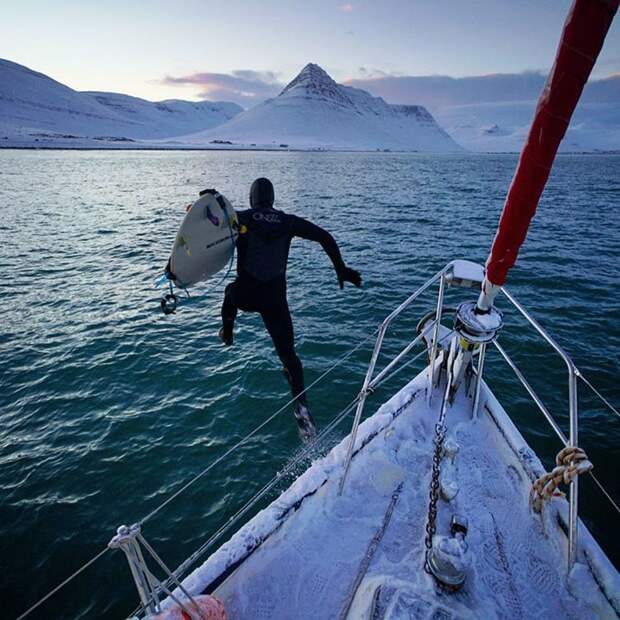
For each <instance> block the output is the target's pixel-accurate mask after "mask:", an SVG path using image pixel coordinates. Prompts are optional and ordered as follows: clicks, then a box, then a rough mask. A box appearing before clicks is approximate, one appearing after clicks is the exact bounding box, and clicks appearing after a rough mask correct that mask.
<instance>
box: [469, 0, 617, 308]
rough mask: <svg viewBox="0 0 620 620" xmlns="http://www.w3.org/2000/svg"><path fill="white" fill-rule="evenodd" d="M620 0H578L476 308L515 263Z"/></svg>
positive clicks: (489, 299) (486, 302)
mask: <svg viewBox="0 0 620 620" xmlns="http://www.w3.org/2000/svg"><path fill="white" fill-rule="evenodd" d="M619 1H620V0H574V2H573V5H572V7H571V9H570V11H569V13H568V17H567V18H566V22H565V24H564V30H563V32H562V37H561V38H560V43H559V45H558V49H557V52H556V57H555V62H554V64H553V68H552V69H551V72H550V74H549V77H548V78H547V82H546V84H545V87H544V88H543V91H542V93H541V95H540V98H539V100H538V105H537V106H536V114H535V116H534V120H533V121H532V126H531V127H530V132H529V134H528V137H527V139H526V141H525V145H524V147H523V150H522V151H521V156H520V158H519V164H518V165H517V170H516V172H515V175H514V177H513V179H512V183H511V184H510V189H509V190H508V195H507V196H506V202H505V203H504V210H503V211H502V215H501V217H500V220H499V225H498V228H497V233H496V235H495V239H494V241H493V246H492V247H491V252H490V254H489V258H488V259H487V263H486V277H485V280H484V282H483V285H482V292H481V294H480V298H479V299H478V304H477V312H480V313H484V312H488V311H489V309H490V308H491V307H492V306H493V301H494V299H495V296H496V295H497V293H498V292H499V289H500V288H501V286H502V285H503V284H504V282H505V281H506V277H507V275H508V271H509V270H510V269H511V267H512V266H513V265H514V264H515V261H516V260H517V255H518V253H519V249H520V247H521V245H522V244H523V242H524V241H525V237H526V235H527V230H528V228H529V225H530V221H531V220H532V218H533V217H534V214H535V213H536V207H537V206H538V201H539V200H540V196H541V194H542V192H543V190H544V188H545V185H546V183H547V179H548V178H549V173H550V172H551V167H552V166H553V161H554V159H555V156H556V153H557V151H558V147H559V146H560V142H561V141H562V138H563V137H564V134H565V133H566V129H567V128H568V125H569V123H570V119H571V116H572V114H573V112H574V110H575V107H576V106H577V103H578V101H579V98H580V96H581V92H582V90H583V87H584V86H585V84H586V82H587V81H588V77H589V76H590V73H591V71H592V67H593V66H594V63H595V62H596V59H597V57H598V55H599V52H600V51H601V48H602V46H603V41H604V40H605V36H606V34H607V31H608V30H609V27H610V26H611V22H612V21H613V19H614V15H615V14H616V11H617V10H618V4H619Z"/></svg>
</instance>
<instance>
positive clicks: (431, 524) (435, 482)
mask: <svg viewBox="0 0 620 620" xmlns="http://www.w3.org/2000/svg"><path fill="white" fill-rule="evenodd" d="M455 356H456V338H453V339H452V341H451V342H450V349H449V353H448V361H447V368H448V372H447V376H446V388H445V390H444V395H443V400H442V402H441V405H440V408H439V417H438V418H437V423H436V424H435V438H434V440H433V443H434V445H435V450H434V452H433V467H432V470H431V485H430V490H429V494H428V518H427V520H426V537H425V538H424V545H425V546H426V553H425V554H424V570H425V571H426V572H427V573H429V574H432V572H431V570H430V566H429V558H430V553H431V550H432V548H433V536H434V535H435V531H436V529H437V502H438V501H439V475H440V473H441V471H440V467H441V457H442V455H443V454H442V453H443V442H444V439H445V438H446V432H447V427H446V410H447V409H448V400H449V397H450V386H451V385H452V374H453V365H454V359H455ZM429 389H430V390H432V389H433V387H432V384H431V385H429Z"/></svg>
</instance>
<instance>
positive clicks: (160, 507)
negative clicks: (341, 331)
mask: <svg viewBox="0 0 620 620" xmlns="http://www.w3.org/2000/svg"><path fill="white" fill-rule="evenodd" d="M376 331H377V330H375V331H374V332H372V333H370V334H368V335H367V336H366V337H365V338H364V339H363V340H361V341H360V342H359V343H358V344H357V345H356V346H355V347H353V349H351V350H350V351H349V352H348V353H345V354H344V355H343V356H342V357H340V358H338V359H337V360H336V362H334V364H332V365H331V366H330V367H329V368H328V369H327V370H326V371H325V372H323V373H322V374H321V375H319V377H318V378H317V379H315V380H314V381H313V382H312V383H311V384H310V385H309V386H308V387H306V388H305V389H304V390H303V391H302V392H300V393H299V394H298V395H297V396H296V397H294V398H291V399H290V400H289V401H288V402H286V403H285V404H284V405H282V406H281V407H280V408H279V409H277V410H276V411H275V412H274V413H272V414H271V415H270V416H269V417H268V418H267V419H266V420H265V421H264V422H261V424H259V425H258V426H257V427H256V428H255V429H254V430H252V431H251V432H249V433H248V434H247V435H246V436H245V437H243V438H242V439H240V440H239V441H238V442H237V443H235V444H234V445H232V446H231V447H230V448H229V449H228V450H226V452H224V454H222V455H220V456H219V457H217V459H215V461H213V462H212V463H210V464H209V465H208V466H207V467H205V469H203V470H202V471H201V472H200V473H198V474H196V475H195V476H194V477H193V478H192V479H191V480H188V481H187V482H186V483H185V484H184V485H183V486H182V487H181V488H180V489H178V490H177V491H175V492H174V493H173V494H172V495H171V496H170V497H169V498H168V499H166V500H165V501H163V502H162V503H161V504H159V506H157V507H156V508H154V509H153V510H152V511H151V512H149V513H148V514H147V515H146V516H145V517H143V518H142V519H141V520H140V521H139V522H138V523H139V524H140V525H144V523H146V522H147V521H148V520H149V519H151V518H152V517H154V516H155V515H156V514H157V513H158V512H160V511H161V510H163V509H164V508H165V507H166V506H167V505H168V504H169V503H170V502H172V501H173V500H175V499H176V498H177V497H178V496H179V495H181V493H183V492H184V491H185V490H186V489H188V488H189V487H190V486H192V485H193V484H194V483H196V482H197V481H198V480H200V479H201V478H202V477H203V476H204V475H206V474H207V473H208V472H209V471H211V470H212V469H213V468H214V467H215V466H216V465H219V463H221V462H222V461H223V460H224V459H225V458H226V457H227V456H230V454H232V453H233V452H234V451H235V450H237V448H239V447H241V446H242V445H243V444H244V443H246V442H247V441H248V439H251V438H252V437H253V436H254V435H256V434H257V433H258V432H259V431H261V430H262V429H263V428H264V427H265V426H267V424H269V422H271V421H272V420H273V419H274V418H276V417H277V416H278V415H279V414H280V413H282V412H283V411H284V410H285V409H286V408H287V407H289V406H290V405H292V404H293V403H294V402H295V400H296V399H297V398H298V397H299V396H301V395H302V394H305V393H306V392H307V391H308V390H309V389H310V388H311V387H313V386H314V385H316V384H317V383H318V382H319V381H321V380H322V379H323V378H324V377H326V376H327V375H328V374H329V373H330V372H332V371H333V370H335V369H336V368H337V367H338V366H339V365H340V364H342V362H344V361H345V360H347V359H348V358H349V357H351V355H353V353H355V352H356V351H357V350H358V349H360V348H361V347H362V345H363V344H365V343H366V341H368V340H369V339H370V338H371V337H372V336H374V335H375V333H376Z"/></svg>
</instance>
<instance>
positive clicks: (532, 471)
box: [185, 374, 620, 620]
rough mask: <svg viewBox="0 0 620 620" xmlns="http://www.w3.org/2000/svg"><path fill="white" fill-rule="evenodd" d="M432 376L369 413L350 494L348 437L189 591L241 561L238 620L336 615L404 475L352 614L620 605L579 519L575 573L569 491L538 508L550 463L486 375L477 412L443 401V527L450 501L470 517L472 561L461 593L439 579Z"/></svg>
mask: <svg viewBox="0 0 620 620" xmlns="http://www.w3.org/2000/svg"><path fill="white" fill-rule="evenodd" d="M425 385H426V377H425V375H424V374H421V375H419V376H418V377H417V378H416V379H414V380H413V381H412V382H411V383H409V385H407V386H406V387H405V388H403V389H402V390H401V391H400V392H399V393H397V394H396V395H395V396H394V397H393V398H392V399H391V400H390V401H388V402H387V403H386V404H385V405H383V406H382V407H381V408H380V409H379V411H378V412H377V413H376V414H375V415H374V416H372V417H370V418H369V419H368V420H367V421H366V422H365V423H364V424H362V425H361V426H360V433H359V436H358V442H357V446H358V449H357V451H356V453H355V456H354V458H353V461H352V464H351V469H350V472H349V477H348V479H347V484H346V487H345V491H344V493H343V495H342V496H338V482H339V477H340V473H341V470H342V463H343V460H344V454H345V450H346V440H345V441H343V442H342V443H341V444H339V445H338V446H336V447H335V448H334V449H333V450H332V451H331V452H330V453H329V454H328V455H327V456H326V457H325V458H323V459H320V460H319V461H317V462H316V463H315V464H314V465H313V466H312V467H311V468H310V469H309V470H308V471H307V472H306V473H305V474H303V475H302V476H301V477H300V478H299V479H298V480H297V481H296V482H295V483H294V484H293V485H292V486H291V487H290V488H289V489H288V490H287V491H285V492H284V493H283V494H282V495H281V496H280V497H279V498H278V499H277V500H275V501H274V502H273V503H272V504H271V505H270V506H269V507H268V508H266V509H265V510H263V511H262V512H261V513H259V514H258V515H257V516H256V517H255V518H254V519H252V520H251V521H250V522H249V523H248V524H247V525H246V526H245V527H243V528H242V529H241V530H239V531H238V532H237V533H236V534H235V536H234V537H233V538H232V539H231V540H230V541H229V542H228V543H226V544H225V545H223V546H222V547H221V548H220V549H219V550H218V551H217V552H216V553H214V554H213V555H212V556H211V557H210V558H209V559H208V560H207V561H206V562H205V563H204V564H203V565H202V566H201V567H199V568H198V569H197V570H196V571H194V573H193V574H192V575H191V576H190V577H189V578H188V579H187V580H186V582H185V583H186V585H187V586H189V588H190V589H191V591H193V592H195V593H197V592H199V591H204V590H205V589H207V590H211V589H212V587H210V586H211V585H212V584H213V583H214V582H216V581H218V577H220V576H221V575H222V574H223V573H225V572H226V569H228V570H229V571H230V567H231V566H234V565H235V564H238V566H237V568H235V569H234V570H233V571H232V573H231V574H230V575H229V576H228V577H227V578H226V579H225V581H224V582H223V583H221V584H220V585H219V587H217V589H216V591H215V594H216V596H218V598H220V599H221V600H222V601H223V602H224V604H225V606H226V609H227V611H228V616H229V618H230V619H231V620H245V619H247V620H250V619H251V620H258V619H261V618H265V619H266V618H269V619H271V620H276V619H293V618H295V619H304V618H308V619H310V618H312V619H318V618H326V619H327V618H329V619H331V618H339V617H340V614H341V611H342V609H343V606H344V605H345V602H346V599H347V597H348V595H349V592H350V591H351V589H352V586H353V583H354V580H355V578H356V575H357V573H358V570H359V567H360V564H361V562H362V560H363V559H364V556H365V554H366V551H367V548H368V545H369V542H370V541H371V539H372V538H373V536H374V535H375V534H376V532H377V530H379V529H380V528H381V525H382V523H383V519H384V515H385V513H386V510H387V508H388V505H389V503H390V500H391V498H392V494H393V493H394V491H395V489H396V487H397V486H398V485H399V483H401V482H402V483H403V486H402V492H401V494H400V496H399V499H398V502H397V503H396V506H395V510H394V513H393V516H392V519H391V521H390V523H389V525H388V527H387V529H386V531H385V535H384V537H383V539H382V541H381V543H380V545H379V547H378V549H377V551H376V553H375V554H374V556H373V558H372V561H371V563H370V565H369V567H368V570H367V572H366V574H365V577H364V580H363V581H362V582H361V584H360V586H359V588H358V589H357V595H356V597H355V600H354V601H353V605H352V606H351V610H350V613H349V615H348V616H347V617H348V618H349V619H354V618H360V619H361V618H364V619H369V618H372V619H381V618H385V619H388V618H391V619H393V620H394V619H397V618H398V619H400V618H443V619H448V618H470V617H475V618H551V617H555V618H615V617H616V612H617V611H618V610H619V609H620V601H618V596H619V595H618V593H619V592H620V577H619V575H618V573H617V571H615V569H614V568H613V566H611V564H610V563H609V561H608V560H607V558H606V557H605V555H604V554H603V553H602V551H601V550H600V548H599V547H598V545H597V544H596V543H595V541H594V540H593V539H592V537H591V536H590V535H589V533H588V532H587V530H586V528H585V526H584V525H583V524H580V532H579V534H580V539H579V550H578V564H577V565H576V566H575V568H574V569H573V571H572V573H571V576H570V578H568V579H567V577H566V566H567V561H566V546H567V541H566V534H565V529H566V526H565V521H566V518H565V515H566V513H567V504H566V501H565V500H564V499H559V498H558V499H553V500H552V501H551V502H550V503H549V504H548V505H547V506H546V507H545V510H544V512H543V516H542V518H541V517H540V516H539V515H537V514H534V513H533V512H532V511H531V509H530V506H529V490H530V486H531V480H532V478H533V477H535V476H536V475H538V474H539V473H540V472H541V471H542V466H541V464H540V462H539V461H538V459H537V457H536V456H535V454H534V453H533V452H532V451H531V450H530V449H529V447H527V444H526V443H525V441H524V440H523V438H522V437H521V435H520V434H519V433H518V431H517V430H516V428H515V427H514V425H513V424H512V422H511V421H510V419H509V418H508V416H507V415H506V413H505V412H504V410H503V408H502V407H501V405H500V404H499V403H498V401H497V400H496V399H495V397H494V396H493V394H492V393H491V392H490V391H489V390H488V389H487V387H486V386H483V390H482V401H481V415H480V417H479V418H478V419H477V420H475V421H472V419H471V413H470V412H471V400H470V398H468V397H467V396H464V395H463V394H462V391H461V392H460V393H459V395H457V398H456V400H455V403H454V405H453V406H452V407H451V408H450V409H449V410H448V413H447V425H448V435H447V438H446V439H448V438H451V439H453V440H454V441H456V442H457V443H458V445H459V451H458V453H457V455H456V458H455V461H454V463H455V465H454V467H453V468H452V471H451V473H450V472H448V471H447V468H446V463H447V461H446V460H445V459H444V463H443V464H442V475H449V476H451V477H452V478H453V480H454V481H455V482H456V484H457V485H458V488H459V491H458V494H457V495H456V497H455V498H454V499H453V500H452V501H451V502H446V501H444V500H441V499H440V501H439V516H438V526H437V533H438V534H441V533H444V534H445V533H447V530H448V528H449V525H448V523H449V520H450V518H451V516H452V515H453V514H454V513H458V514H460V515H464V516H465V517H467V519H468V521H469V531H468V534H467V538H466V540H467V543H468V545H469V567H468V569H467V580H466V583H465V585H464V587H463V588H462V589H461V590H460V591H459V592H458V593H456V594H447V593H445V592H442V591H440V590H439V589H438V588H437V586H436V585H435V582H434V580H433V578H432V577H431V576H430V575H428V574H427V573H426V572H425V570H424V568H423V565H424V553H425V547H424V535H425V523H426V518H427V509H428V493H429V478H430V471H431V457H432V452H433V443H432V439H433V435H434V430H433V429H434V424H435V421H436V419H437V409H438V407H439V403H440V402H441V397H440V394H439V392H437V393H436V395H435V396H434V398H433V401H432V406H431V408H429V407H428V406H427V403H426V398H425ZM362 446H363V448H362V449H359V448H360V447H362ZM378 588H379V589H378ZM614 598H615V600H614ZM614 607H615V609H616V611H614Z"/></svg>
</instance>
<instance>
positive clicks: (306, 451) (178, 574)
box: [134, 331, 454, 615]
mask: <svg viewBox="0 0 620 620" xmlns="http://www.w3.org/2000/svg"><path fill="white" fill-rule="evenodd" d="M453 333H454V332H453V331H451V332H450V333H448V334H446V335H445V336H444V337H443V338H442V339H441V340H440V341H439V342H440V343H441V342H443V341H444V340H446V339H447V338H448V337H450V336H451V335H452V334H453ZM425 353H426V350H422V351H420V352H419V353H418V354H417V355H415V356H414V357H412V358H411V359H410V360H409V361H407V362H406V363H405V364H403V365H402V366H401V367H400V368H397V369H396V370H393V371H392V372H391V373H389V374H387V375H386V376H385V377H383V379H381V381H380V382H379V383H378V384H377V385H376V386H375V388H374V389H375V390H376V389H377V388H378V387H379V386H380V385H383V384H384V383H386V382H387V381H389V380H390V379H392V378H393V377H394V376H395V375H397V374H398V373H400V372H401V371H402V370H403V369H404V368H406V367H408V366H410V365H411V364H413V363H414V362H416V361H417V360H419V359H420V357H422V356H423V355H424V354H425ZM359 398H360V395H359V394H358V395H357V396H356V397H355V398H354V399H353V400H352V401H351V402H350V403H349V404H348V405H347V406H346V407H344V409H342V410H341V411H340V413H338V414H337V415H336V417H335V418H334V419H333V420H332V421H331V422H330V423H329V424H328V425H327V426H326V427H325V428H324V429H323V430H322V431H321V432H320V433H319V434H318V436H317V438H316V439H315V440H314V441H313V442H312V443H311V444H309V445H307V446H305V447H304V448H303V449H302V450H301V451H300V452H299V453H298V454H297V455H296V456H295V457H294V458H293V459H292V460H291V461H289V462H288V463H287V464H286V465H285V467H284V468H283V469H282V470H280V471H279V472H278V473H277V474H276V475H275V476H274V477H273V478H272V479H271V480H270V481H269V482H267V483H266V484H265V485H264V486H263V487H262V488H261V489H260V490H259V491H257V492H256V493H255V494H254V495H253V496H252V497H251V498H250V499H249V500H248V501H247V502H246V503H245V504H244V505H243V506H242V507H241V508H240V509H239V510H238V511H237V512H236V513H235V514H234V515H233V516H232V517H230V518H229V519H228V521H227V522H226V523H225V524H224V525H222V526H221V527H220V529H219V530H217V531H216V532H215V533H214V534H212V535H211V536H210V537H209V538H208V539H207V540H206V541H205V542H204V543H203V544H202V545H201V546H200V547H199V548H198V549H197V550H196V551H195V552H194V553H193V554H192V555H191V556H190V557H189V558H187V560H185V561H184V562H183V563H182V564H181V565H179V566H178V567H177V569H176V570H175V571H173V573H172V574H173V575H174V577H176V578H177V579H179V578H180V577H181V575H182V574H183V573H184V572H185V571H186V570H187V569H188V568H189V567H190V566H191V565H192V564H194V563H195V562H196V561H197V560H199V559H200V558H201V557H202V556H203V555H204V553H205V552H206V550H207V549H208V548H209V547H210V546H211V545H213V543H214V542H215V541H216V540H218V538H221V537H222V536H223V535H224V534H225V533H226V532H227V531H228V530H229V529H230V528H231V527H232V526H233V525H234V524H235V523H236V522H237V521H238V520H239V519H240V518H241V517H242V516H243V515H244V514H245V513H246V512H248V510H250V508H252V507H253V506H255V505H256V503H257V502H258V501H260V500H261V499H262V498H263V497H264V496H265V495H266V494H267V493H268V492H269V491H270V490H271V489H273V487H274V486H275V485H276V484H277V483H278V482H279V481H280V480H282V479H283V478H284V477H285V476H287V475H288V474H290V473H291V472H292V471H293V470H294V468H295V467H296V466H297V465H298V464H299V463H300V462H301V461H302V460H303V459H304V458H306V457H307V456H308V455H309V454H310V453H311V452H312V450H313V449H314V448H316V447H317V446H318V445H319V444H320V443H321V442H322V441H323V440H324V439H325V438H326V437H327V436H328V435H329V434H330V433H331V432H332V431H333V430H334V429H335V428H336V427H337V426H338V425H339V424H340V423H341V422H342V421H343V420H344V419H345V418H346V416H347V415H348V414H349V413H351V411H352V410H353V408H354V407H355V405H356V403H357V401H358V400H359ZM410 404H411V400H408V401H406V402H405V403H404V405H402V406H401V407H399V408H398V410H397V411H399V412H400V410H402V409H403V408H405V407H408V406H409V405H410ZM172 580H173V578H172V577H169V578H168V579H167V580H166V582H165V585H166V586H170V584H171V582H172ZM139 610H140V607H138V608H136V610H134V615H135V613H136V612H137V611H139Z"/></svg>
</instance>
